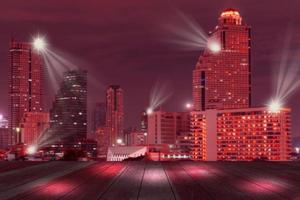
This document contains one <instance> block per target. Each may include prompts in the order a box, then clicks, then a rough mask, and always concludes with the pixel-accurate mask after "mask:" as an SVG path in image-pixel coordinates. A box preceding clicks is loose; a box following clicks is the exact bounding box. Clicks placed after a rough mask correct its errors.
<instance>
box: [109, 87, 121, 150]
mask: <svg viewBox="0 0 300 200" xmlns="http://www.w3.org/2000/svg"><path fill="white" fill-rule="evenodd" d="M123 96H124V92H123V89H122V88H121V87H120V86H119V85H111V86H109V87H108V88H107V90H106V127H107V128H108V135H109V141H110V142H109V144H110V146H114V145H117V141H119V143H120V141H121V140H122V141H123V140H124V136H123V123H124V110H123V107H124V106H123Z"/></svg>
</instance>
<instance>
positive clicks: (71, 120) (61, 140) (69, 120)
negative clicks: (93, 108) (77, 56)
mask: <svg viewBox="0 0 300 200" xmlns="http://www.w3.org/2000/svg"><path fill="white" fill-rule="evenodd" d="M50 133H51V134H52V139H51V140H52V141H51V142H52V143H53V144H64V145H70V144H73V143H75V142H76V143H77V142H81V141H83V140H85V139H86V137H87V72H86V71H84V70H71V71H67V72H65V73H64V77H63V82H62V83H61V86H60V88H59V91H58V92H57V94H56V96H55V101H54V102H53V107H52V109H51V110H50Z"/></svg>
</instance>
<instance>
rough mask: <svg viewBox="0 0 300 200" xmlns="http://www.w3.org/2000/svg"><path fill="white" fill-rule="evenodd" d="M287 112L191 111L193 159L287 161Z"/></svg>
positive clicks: (257, 110)
mask: <svg viewBox="0 0 300 200" xmlns="http://www.w3.org/2000/svg"><path fill="white" fill-rule="evenodd" d="M290 112H291V110H290V109H287V108H282V109H280V110H278V111H276V112H273V111H269V110H268V108H244V109H229V110H207V111H194V112H192V113H191V130H192V142H193V144H192V151H191V158H192V159H194V160H211V161H214V160H229V161H234V160H247V161H249V160H256V159H267V160H276V161H279V160H289V158H290V153H291V150H292V148H291V116H290Z"/></svg>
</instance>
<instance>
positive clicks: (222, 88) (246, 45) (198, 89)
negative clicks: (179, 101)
mask: <svg viewBox="0 0 300 200" xmlns="http://www.w3.org/2000/svg"><path fill="white" fill-rule="evenodd" d="M250 37H251V35H250V27H249V26H248V25H246V24H244V23H243V22H242V17H241V16H240V14H239V12H238V11H236V10H234V9H226V10H225V11H224V12H222V13H221V16H220V17H219V23H218V25H217V26H216V27H215V28H214V30H212V31H211V32H210V34H209V38H208V43H207V48H206V49H205V50H204V52H203V54H202V55H201V56H200V58H199V60H198V62H197V64H196V67H195V69H194V71H193V101H194V110H201V111H203V110H206V109H233V108H248V107H250V106H251V62H250V61H251V54H250V47H251V43H250V42H251V38H250Z"/></svg>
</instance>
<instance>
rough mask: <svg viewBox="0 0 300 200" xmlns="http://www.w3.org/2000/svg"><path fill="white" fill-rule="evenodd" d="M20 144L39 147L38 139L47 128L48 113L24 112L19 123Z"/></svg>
mask: <svg viewBox="0 0 300 200" xmlns="http://www.w3.org/2000/svg"><path fill="white" fill-rule="evenodd" d="M20 127H21V142H22V143H24V144H26V145H39V142H40V138H42V137H43V134H44V132H45V131H46V130H47V129H48V128H49V113H47V112H25V113H24V115H23V118H22V121H21V125H20Z"/></svg>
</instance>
